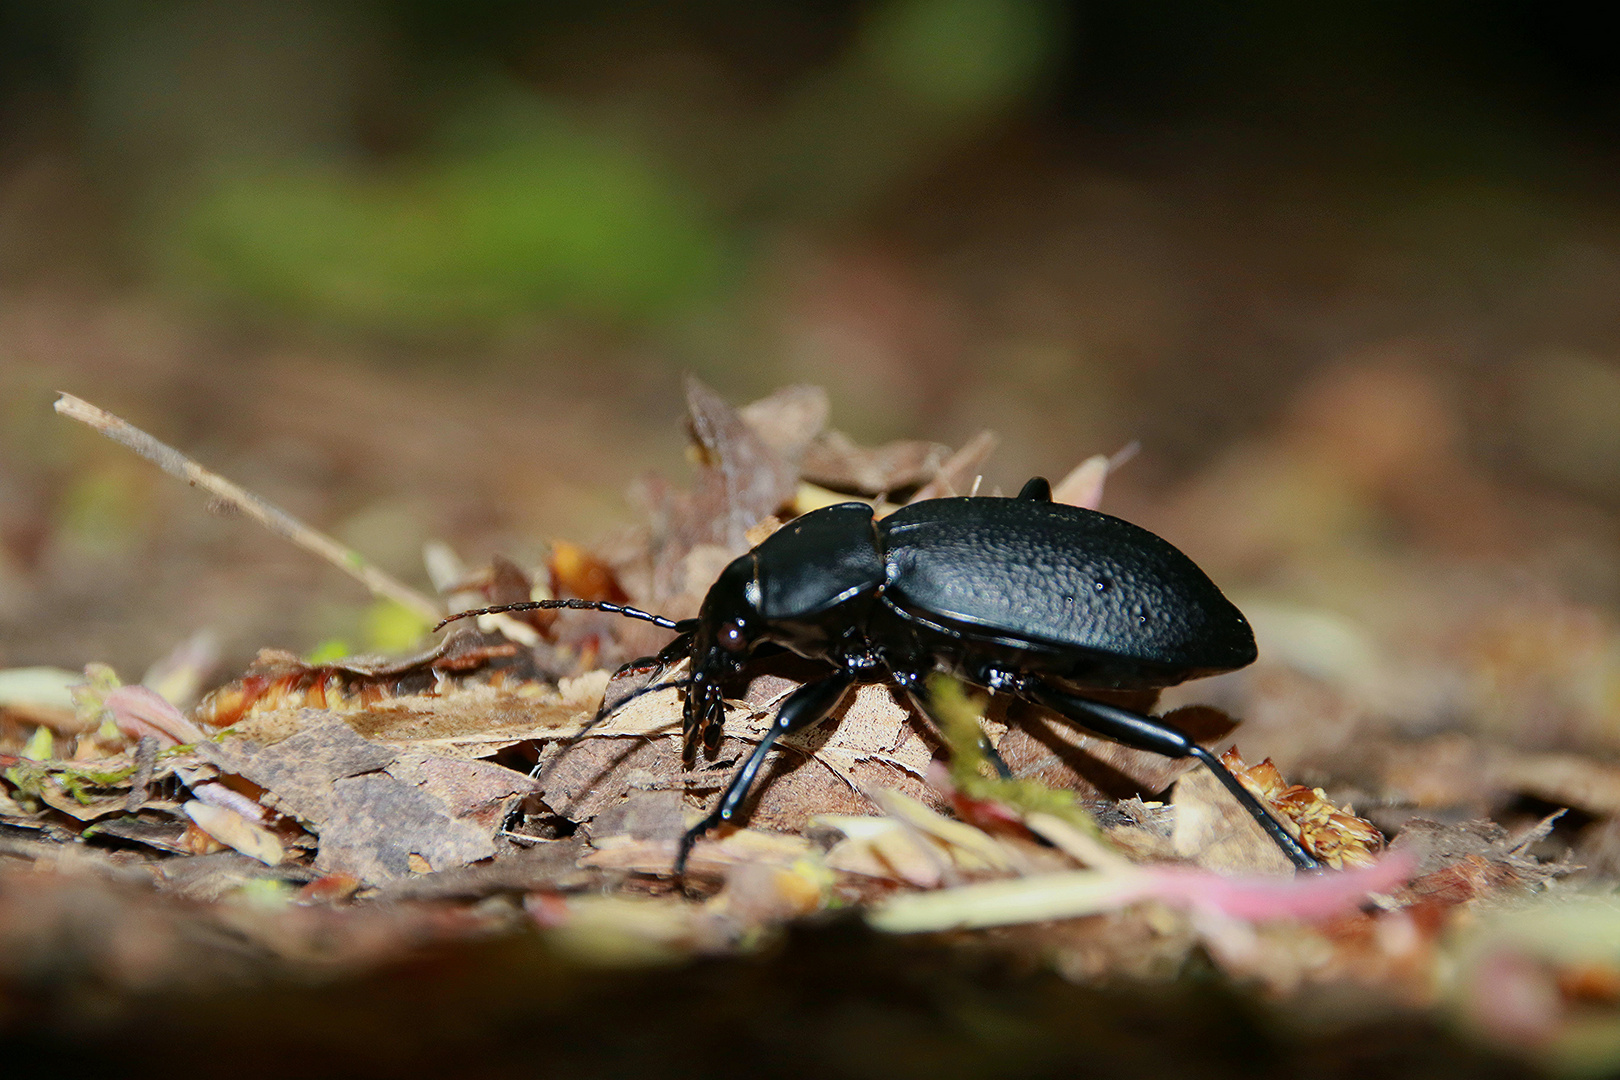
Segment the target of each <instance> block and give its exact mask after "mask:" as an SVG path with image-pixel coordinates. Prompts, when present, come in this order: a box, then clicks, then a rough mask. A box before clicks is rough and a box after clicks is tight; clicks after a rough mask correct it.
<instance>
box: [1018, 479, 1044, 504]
mask: <svg viewBox="0 0 1620 1080" xmlns="http://www.w3.org/2000/svg"><path fill="white" fill-rule="evenodd" d="M1018 497H1019V498H1020V499H1033V500H1035V501H1036V502H1051V501H1052V485H1051V484H1050V483H1049V482H1047V479H1046V477H1044V476H1032V477H1030V478H1029V482H1028V483H1026V484H1025V485H1024V486H1023V487H1022V488H1020V489H1019V492H1018Z"/></svg>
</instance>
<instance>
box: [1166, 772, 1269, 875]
mask: <svg viewBox="0 0 1620 1080" xmlns="http://www.w3.org/2000/svg"><path fill="white" fill-rule="evenodd" d="M1170 805H1172V806H1173V807H1175V810H1176V825H1175V832H1174V834H1173V841H1174V843H1175V849H1176V854H1177V855H1179V856H1181V857H1182V858H1184V859H1191V860H1192V861H1193V862H1195V863H1197V864H1198V865H1199V866H1201V867H1203V868H1204V869H1206V870H1213V871H1215V872H1217V873H1221V874H1277V875H1283V876H1287V875H1291V874H1293V872H1294V864H1293V863H1292V862H1290V861H1289V859H1288V856H1286V855H1284V854H1283V853H1282V852H1281V851H1280V850H1279V849H1278V847H1277V844H1276V841H1274V840H1272V839H1271V837H1270V836H1268V835H1267V834H1266V831H1265V830H1264V829H1262V828H1261V827H1260V825H1259V823H1258V822H1256V821H1255V820H1254V818H1253V817H1251V816H1250V815H1249V812H1248V811H1247V810H1245V809H1243V806H1242V805H1241V804H1240V803H1239V802H1238V801H1237V800H1236V799H1234V798H1233V797H1232V793H1231V792H1229V791H1227V790H1226V787H1225V786H1224V785H1223V784H1222V783H1221V782H1220V781H1219V780H1217V779H1216V778H1215V776H1214V775H1213V774H1212V773H1211V772H1210V771H1209V770H1208V769H1196V770H1194V771H1192V772H1189V773H1188V774H1187V775H1186V776H1183V777H1182V778H1181V779H1180V780H1178V781H1176V787H1175V790H1174V791H1173V792H1172V793H1171V796H1170Z"/></svg>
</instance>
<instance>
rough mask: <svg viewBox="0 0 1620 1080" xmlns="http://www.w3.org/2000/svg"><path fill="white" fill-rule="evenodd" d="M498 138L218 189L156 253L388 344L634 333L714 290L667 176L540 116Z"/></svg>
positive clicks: (715, 271)
mask: <svg viewBox="0 0 1620 1080" xmlns="http://www.w3.org/2000/svg"><path fill="white" fill-rule="evenodd" d="M505 135H506V138H505V139H504V141H502V142H500V143H499V144H497V145H492V146H489V147H486V148H482V149H479V150H475V151H473V152H470V153H469V152H460V153H457V152H452V153H446V154H442V155H435V156H432V157H429V158H428V159H427V160H425V161H421V162H411V163H409V164H406V165H404V166H401V167H398V168H395V169H390V170H388V171H385V172H380V173H373V174H371V175H364V174H361V173H359V172H357V171H354V170H344V169H339V168H334V167H321V166H318V165H313V164H306V163H302V162H290V163H287V164H285V165H282V166H281V167H274V168H270V169H263V170H257V169H256V170H252V171H244V172H239V173H234V174H229V175H227V176H226V177H225V178H224V179H222V180H220V181H219V182H218V183H216V184H214V185H212V186H210V187H209V188H208V189H207V190H205V191H204V193H203V194H202V195H201V196H200V197H199V198H198V199H197V200H196V201H195V202H194V203H192V204H190V205H188V206H185V207H183V208H182V210H181V212H180V220H179V223H178V228H176V229H175V231H174V232H173V233H172V234H169V237H168V239H169V241H170V242H172V243H174V244H175V249H174V250H171V251H170V252H169V253H168V254H169V256H170V258H171V259H172V260H173V265H175V266H178V267H183V268H185V270H186V271H188V272H190V273H194V274H197V275H200V276H201V277H202V278H203V280H205V281H207V282H209V283H211V284H215V285H217V286H220V287H223V288H226V289H229V290H232V291H237V292H239V293H242V294H245V295H246V296H248V297H251V298H253V299H255V300H259V301H268V302H270V303H272V304H276V305H279V306H283V307H285V308H287V309H288V310H290V311H292V312H295V313H298V314H301V315H305V316H310V317H314V318H317V319H329V320H336V321H338V322H341V323H347V324H354V325H359V326H373V327H386V328H395V329H412V328H423V329H430V328H435V327H439V326H444V325H459V324H468V323H478V322H496V321H499V320H502V319H506V318H510V317H511V316H512V315H514V314H516V313H520V312H525V311H534V310H541V311H547V312H564V313H569V314H577V315H583V316H587V317H600V318H605V319H610V320H621V319H630V320H643V319H649V318H656V317H658V316H660V315H663V314H667V313H669V312H670V311H671V310H672V309H675V308H678V307H681V306H683V305H687V304H690V303H693V302H694V301H697V300H701V299H703V298H705V297H707V296H709V295H711V294H712V293H713V292H714V290H715V289H716V288H717V287H718V286H719V284H720V282H721V281H722V272H723V268H724V266H725V263H726V253H725V242H724V239H723V237H722V235H721V234H720V233H719V231H718V230H717V229H716V228H715V227H714V226H713V225H712V224H710V222H709V221H708V220H707V215H706V214H705V212H704V210H703V207H702V205H701V202H700V200H699V199H698V198H697V196H696V195H695V194H694V193H693V192H691V191H689V190H686V189H684V187H683V186H682V185H681V184H680V183H679V181H678V180H677V179H676V178H675V177H673V176H672V175H671V174H670V173H668V172H666V171H661V170H659V169H658V168H657V167H656V166H655V165H654V164H653V163H651V162H649V161H647V160H646V159H645V158H643V157H641V156H639V155H637V154H636V153H635V152H634V151H633V150H632V149H630V148H628V147H626V146H623V145H620V144H615V143H614V142H612V141H611V140H608V139H605V138H602V137H598V136H595V135H593V134H592V133H590V132H589V131H584V130H580V129H579V128H577V127H575V126H573V125H570V124H569V123H567V122H566V121H565V120H563V119H562V118H561V117H558V116H554V115H548V114H547V113H546V112H545V111H543V110H541V109H539V108H535V109H534V110H533V111H532V117H531V120H530V122H529V123H528V124H526V125H524V127H523V130H514V128H513V127H512V126H508V127H507V128H506V129H505Z"/></svg>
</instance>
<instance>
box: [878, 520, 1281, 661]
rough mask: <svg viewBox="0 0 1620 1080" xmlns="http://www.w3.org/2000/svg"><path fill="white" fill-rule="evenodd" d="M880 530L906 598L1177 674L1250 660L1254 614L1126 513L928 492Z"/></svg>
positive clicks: (1014, 635)
mask: <svg viewBox="0 0 1620 1080" xmlns="http://www.w3.org/2000/svg"><path fill="white" fill-rule="evenodd" d="M878 528H879V530H880V532H881V533H882V535H883V538H884V546H885V548H886V550H887V559H886V568H885V569H886V577H885V592H886V594H887V595H888V596H889V597H890V599H891V601H893V602H896V603H898V604H900V605H902V606H905V607H910V608H914V609H917V610H921V611H925V612H928V613H930V614H931V615H934V616H939V617H943V618H946V619H949V620H952V621H954V622H957V623H962V624H967V625H969V626H974V627H983V628H984V629H986V630H989V631H992V632H993V633H994V636H995V637H997V638H1002V639H1008V638H1011V639H1016V640H1023V641H1029V642H1031V643H1034V644H1040V645H1058V646H1065V647H1068V648H1078V649H1084V650H1087V651H1088V652H1091V653H1097V654H1103V655H1106V656H1115V657H1118V658H1120V659H1121V660H1125V661H1135V662H1142V663H1145V664H1150V665H1154V666H1163V667H1165V668H1167V669H1182V671H1181V674H1180V675H1179V676H1178V677H1180V678H1184V677H1188V676H1191V675H1193V674H1202V673H1207V672H1214V671H1226V670H1230V669H1232V668H1238V667H1242V666H1244V665H1245V664H1248V663H1250V662H1251V661H1253V660H1254V657H1255V646H1254V634H1253V632H1252V631H1251V630H1250V629H1249V624H1248V622H1247V621H1245V620H1244V618H1243V615H1242V614H1241V613H1240V612H1239V611H1238V610H1237V608H1236V607H1234V606H1233V605H1232V603H1231V602H1230V601H1229V600H1227V599H1226V597H1225V596H1223V595H1222V594H1221V591H1220V589H1218V588H1216V586H1215V583H1214V582H1212V581H1210V580H1209V578H1208V576H1206V575H1205V574H1204V572H1203V571H1202V570H1200V569H1199V568H1198V566H1197V564H1195V563H1194V562H1193V561H1192V560H1191V559H1189V558H1188V557H1187V556H1186V555H1183V554H1182V553H1181V552H1180V551H1178V550H1177V549H1176V548H1175V547H1173V546H1172V545H1171V544H1170V543H1169V542H1168V541H1165V540H1163V539H1161V538H1160V537H1158V536H1155V535H1154V534H1153V533H1150V532H1148V531H1147V530H1146V529H1143V528H1141V527H1140V526H1137V525H1132V524H1131V523H1130V522H1127V521H1122V520H1120V519H1119V518H1115V517H1110V516H1109V515H1107V514H1099V513H1097V512H1095V511H1092V510H1083V509H1080V508H1079V507H1075V506H1067V505H1064V504H1061V503H1049V502H1041V501H1038V500H1031V499H992V498H958V499H930V500H928V501H926V502H921V503H913V504H912V505H910V506H906V507H903V508H902V509H900V510H898V511H896V512H895V513H894V514H892V515H891V516H889V517H888V518H885V519H884V520H883V521H881V522H880V523H879V526H878Z"/></svg>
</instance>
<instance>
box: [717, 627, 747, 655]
mask: <svg viewBox="0 0 1620 1080" xmlns="http://www.w3.org/2000/svg"><path fill="white" fill-rule="evenodd" d="M747 646H748V641H747V639H746V638H744V637H743V625H742V623H740V622H728V623H726V625H724V626H722V627H721V628H720V647H721V648H722V649H725V650H726V651H727V652H741V651H742V650H743V649H744V648H746V647H747Z"/></svg>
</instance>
